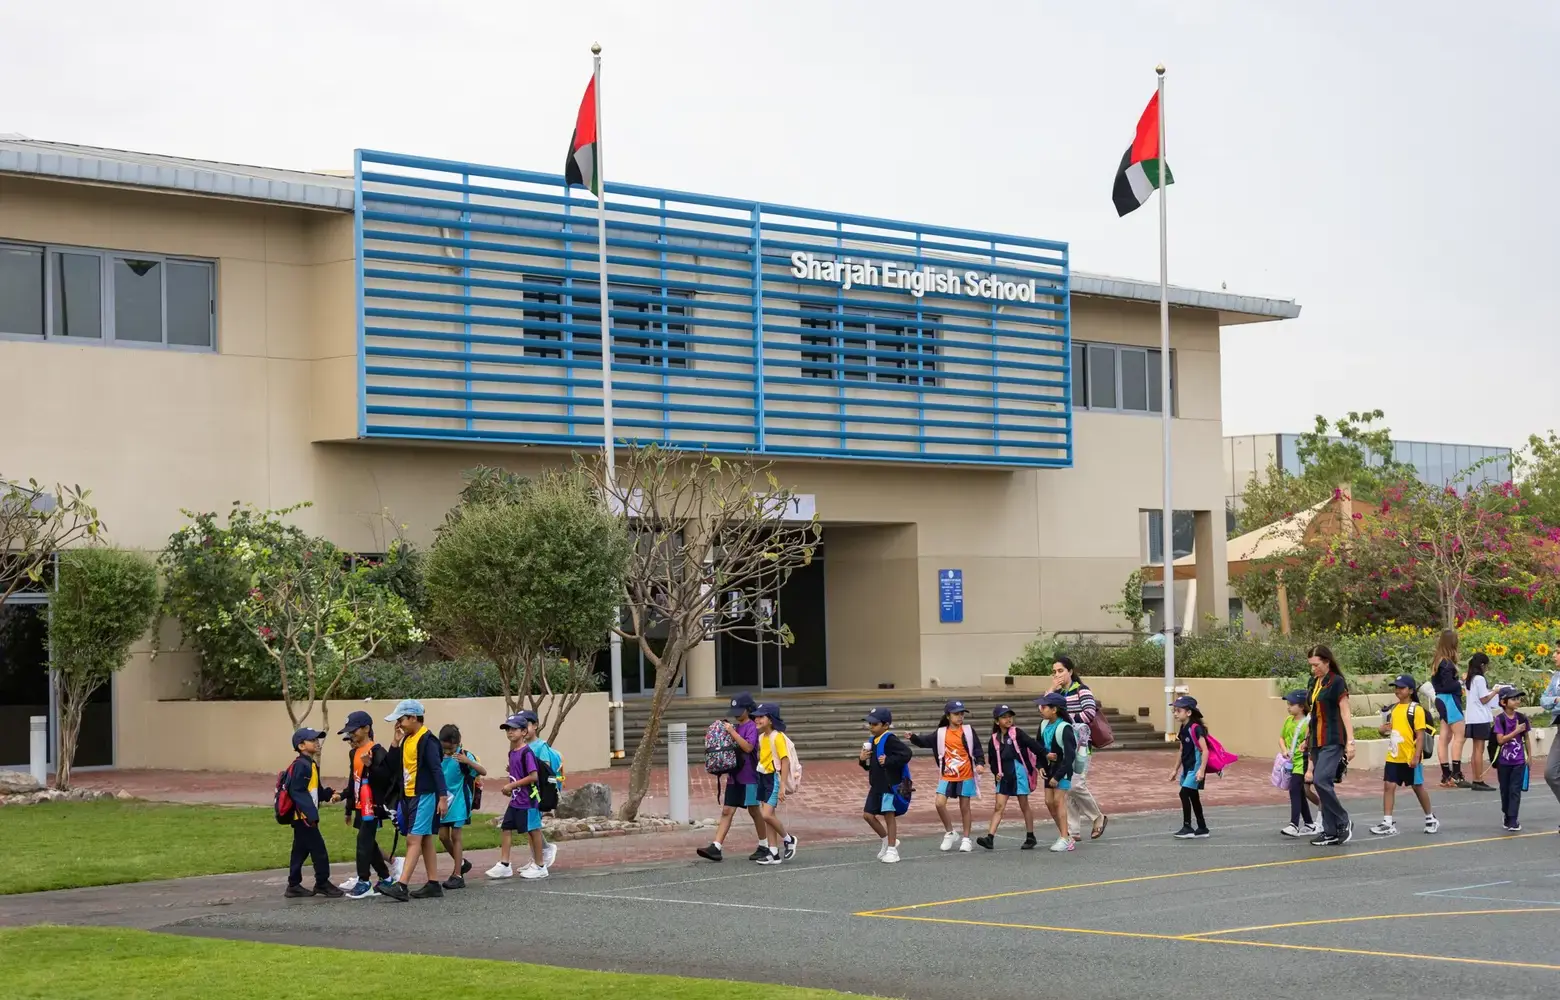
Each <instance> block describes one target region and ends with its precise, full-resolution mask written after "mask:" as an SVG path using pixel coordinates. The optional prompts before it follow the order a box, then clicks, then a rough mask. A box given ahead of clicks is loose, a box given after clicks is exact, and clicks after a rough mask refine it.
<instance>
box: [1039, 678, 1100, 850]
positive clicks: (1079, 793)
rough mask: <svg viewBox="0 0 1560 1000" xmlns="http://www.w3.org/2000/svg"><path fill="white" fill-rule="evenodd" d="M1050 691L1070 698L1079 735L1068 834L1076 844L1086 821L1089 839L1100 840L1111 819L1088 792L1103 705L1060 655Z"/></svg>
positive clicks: (1069, 709)
mask: <svg viewBox="0 0 1560 1000" xmlns="http://www.w3.org/2000/svg"><path fill="white" fill-rule="evenodd" d="M1051 690H1052V691H1055V692H1056V693H1058V694H1060V695H1062V696H1063V697H1065V698H1066V699H1067V716H1068V718H1070V719H1072V721H1073V728H1074V730H1075V732H1076V734H1077V736H1078V759H1077V761H1076V762H1075V763H1074V765H1073V774H1072V787H1071V788H1070V789H1068V792H1067V825H1068V826H1069V827H1070V829H1069V830H1068V835H1069V836H1071V837H1072V839H1073V840H1074V841H1076V840H1078V839H1079V830H1080V829H1081V827H1082V824H1083V822H1084V821H1085V820H1087V821H1088V822H1089V824H1090V826H1089V839H1090V840H1098V839H1100V837H1102V836H1104V835H1105V827H1106V826H1108V825H1109V824H1110V817H1109V816H1107V815H1105V811H1104V810H1103V809H1101V808H1100V804H1099V803H1098V802H1097V801H1095V799H1094V793H1093V792H1091V791H1090V790H1089V770H1088V768H1089V758H1090V757H1092V756H1093V754H1092V753H1091V752H1090V750H1089V732H1090V729H1091V727H1092V726H1093V725H1094V719H1095V716H1097V715H1099V714H1100V703H1099V701H1098V700H1096V699H1095V697H1094V692H1093V691H1090V690H1089V688H1088V685H1086V684H1084V683H1083V678H1082V677H1080V676H1078V668H1077V667H1075V666H1073V661H1072V660H1071V659H1069V658H1067V657H1065V656H1058V657H1057V658H1056V662H1055V663H1053V664H1051Z"/></svg>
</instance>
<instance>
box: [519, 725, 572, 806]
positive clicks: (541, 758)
mask: <svg viewBox="0 0 1560 1000" xmlns="http://www.w3.org/2000/svg"><path fill="white" fill-rule="evenodd" d="M528 745H529V746H530V748H531V752H532V753H533V754H535V755H536V786H535V788H536V791H535V793H534V794H533V795H532V798H533V799H534V800H535V801H536V804H537V808H538V809H540V810H541V811H542V812H552V811H553V810H554V809H557V808H558V791H559V789H561V788H563V783H564V781H565V780H566V778H565V776H564V773H563V754H561V753H559V752H558V751H556V750H554V749H553V748H552V747H551V746H550V745H549V744H548V743H547V741H546V740H541V739H536V740H532V741H531V742H530V744H528Z"/></svg>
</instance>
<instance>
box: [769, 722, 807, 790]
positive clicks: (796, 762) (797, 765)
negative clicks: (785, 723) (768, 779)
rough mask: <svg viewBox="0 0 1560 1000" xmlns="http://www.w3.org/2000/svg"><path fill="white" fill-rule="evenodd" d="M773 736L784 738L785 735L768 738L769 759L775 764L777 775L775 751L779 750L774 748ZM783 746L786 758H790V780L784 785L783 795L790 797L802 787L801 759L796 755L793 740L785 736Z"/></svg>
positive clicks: (777, 756) (778, 767) (777, 757)
mask: <svg viewBox="0 0 1560 1000" xmlns="http://www.w3.org/2000/svg"><path fill="white" fill-rule="evenodd" d="M775 736H785V734H784V733H774V734H772V735H771V736H770V738H769V755H770V758H771V759H772V760H773V761H774V762H775V773H776V774H777V775H778V774H779V773H780V756H779V754H777V753H775V751H776V750H778V749H779V747H777V746H775V744H774V737H775ZM785 745H786V748H787V751H788V752H787V753H786V756H788V757H790V758H791V778H790V780H789V781H787V782H786V783H785V793H786V794H787V795H790V794H792V793H793V792H795V791H797V790H798V789H800V788H801V787H802V758H800V757H798V756H797V755H796V741H795V740H793V739H791V737H789V736H785Z"/></svg>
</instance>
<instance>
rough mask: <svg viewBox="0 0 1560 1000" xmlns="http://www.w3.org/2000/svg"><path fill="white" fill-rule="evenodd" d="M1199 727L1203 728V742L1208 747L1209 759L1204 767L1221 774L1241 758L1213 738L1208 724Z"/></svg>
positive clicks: (1210, 771) (1209, 771) (1212, 772)
mask: <svg viewBox="0 0 1560 1000" xmlns="http://www.w3.org/2000/svg"><path fill="white" fill-rule="evenodd" d="M1197 728H1198V729H1200V730H1202V739H1203V743H1205V744H1206V745H1207V747H1208V760H1207V763H1206V764H1205V765H1204V769H1205V770H1206V771H1207V772H1208V773H1209V774H1221V773H1223V771H1224V769H1225V768H1227V767H1229V766H1230V765H1231V764H1234V763H1235V762H1236V761H1238V760H1240V758H1239V757H1237V756H1235V755H1234V754H1232V753H1230V752H1229V751H1228V750H1226V749H1224V745H1223V744H1222V743H1220V742H1219V741H1218V740H1216V739H1214V738H1213V736H1212V735H1211V734H1210V733H1209V732H1208V728H1207V727H1206V726H1198V727H1197Z"/></svg>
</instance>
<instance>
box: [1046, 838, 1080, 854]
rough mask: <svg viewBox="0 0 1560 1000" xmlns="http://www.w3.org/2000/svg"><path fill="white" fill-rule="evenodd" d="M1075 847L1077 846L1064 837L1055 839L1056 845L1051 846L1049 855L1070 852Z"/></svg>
mask: <svg viewBox="0 0 1560 1000" xmlns="http://www.w3.org/2000/svg"><path fill="white" fill-rule="evenodd" d="M1075 846H1077V845H1075V844H1074V843H1073V842H1072V841H1071V840H1069V839H1068V838H1066V837H1057V838H1056V843H1054V844H1052V845H1051V853H1053V854H1061V853H1062V852H1064V851H1070V850H1072V849H1073V848H1074V847H1075Z"/></svg>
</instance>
